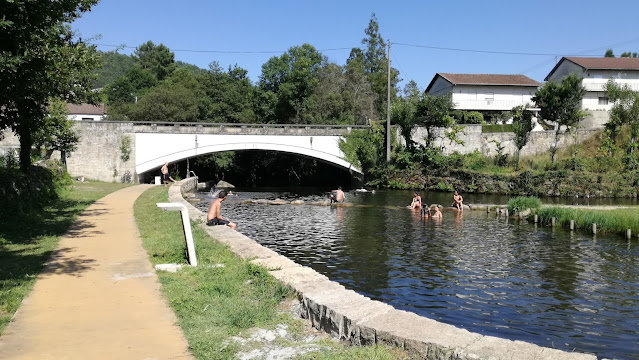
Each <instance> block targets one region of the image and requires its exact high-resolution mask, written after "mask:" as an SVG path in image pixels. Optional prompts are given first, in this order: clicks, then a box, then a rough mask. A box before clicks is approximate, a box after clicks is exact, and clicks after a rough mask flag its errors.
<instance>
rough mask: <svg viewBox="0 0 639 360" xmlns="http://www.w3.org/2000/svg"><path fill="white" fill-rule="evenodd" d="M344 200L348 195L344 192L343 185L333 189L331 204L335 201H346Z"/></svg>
mask: <svg viewBox="0 0 639 360" xmlns="http://www.w3.org/2000/svg"><path fill="white" fill-rule="evenodd" d="M344 200H346V196H345V195H344V192H343V191H342V187H341V186H340V187H338V188H337V190H333V191H331V204H333V202H339V203H341V202H344Z"/></svg>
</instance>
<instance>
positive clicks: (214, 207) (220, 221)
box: [206, 190, 237, 230]
mask: <svg viewBox="0 0 639 360" xmlns="http://www.w3.org/2000/svg"><path fill="white" fill-rule="evenodd" d="M224 200H226V191H224V190H222V191H220V192H219V193H218V194H217V199H215V200H214V201H212V202H211V206H209V212H208V214H207V215H206V225H208V226H213V225H226V226H228V227H230V228H231V229H233V230H235V228H236V227H237V224H235V223H234V222H231V221H229V220H227V219H225V218H223V217H222V201H224Z"/></svg>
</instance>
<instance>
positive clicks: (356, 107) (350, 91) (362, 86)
mask: <svg viewBox="0 0 639 360" xmlns="http://www.w3.org/2000/svg"><path fill="white" fill-rule="evenodd" d="M345 75H346V89H345V92H346V94H345V95H346V97H347V98H348V99H349V100H348V101H350V103H351V108H352V109H353V117H354V120H355V124H367V123H369V122H370V121H371V120H376V119H378V118H379V117H378V113H377V108H376V107H375V99H376V95H375V93H374V92H373V90H372V88H371V83H370V82H369V81H368V77H367V75H366V70H365V68H364V53H363V52H362V50H361V49H358V48H355V49H353V50H351V53H350V55H349V57H348V59H347V60H346V66H345Z"/></svg>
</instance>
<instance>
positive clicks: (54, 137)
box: [33, 99, 80, 167]
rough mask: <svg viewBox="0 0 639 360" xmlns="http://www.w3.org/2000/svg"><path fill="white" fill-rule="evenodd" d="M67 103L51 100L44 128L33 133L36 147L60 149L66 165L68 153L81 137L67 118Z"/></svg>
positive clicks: (50, 149)
mask: <svg viewBox="0 0 639 360" xmlns="http://www.w3.org/2000/svg"><path fill="white" fill-rule="evenodd" d="M68 113H69V112H68V111H67V105H66V103H65V102H64V101H62V100H60V99H51V100H50V101H49V114H48V115H47V116H46V118H45V124H44V126H43V127H42V128H40V129H39V130H38V131H36V132H35V133H34V134H33V144H34V145H35V147H36V148H41V147H44V148H45V149H47V150H48V151H59V152H60V159H61V160H62V163H63V164H64V166H65V167H66V165H67V153H69V152H71V151H74V150H75V149H76V148H77V145H78V142H79V141H80V137H79V136H78V134H76V132H75V131H73V128H72V127H73V121H71V120H67V114H68Z"/></svg>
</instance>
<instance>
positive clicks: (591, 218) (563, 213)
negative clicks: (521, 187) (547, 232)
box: [537, 206, 639, 236]
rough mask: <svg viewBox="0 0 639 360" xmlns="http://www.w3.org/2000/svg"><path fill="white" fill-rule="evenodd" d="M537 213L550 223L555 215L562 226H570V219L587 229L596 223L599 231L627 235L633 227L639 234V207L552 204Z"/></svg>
mask: <svg viewBox="0 0 639 360" xmlns="http://www.w3.org/2000/svg"><path fill="white" fill-rule="evenodd" d="M537 214H538V215H539V218H540V221H541V222H542V223H543V224H550V221H551V220H550V219H551V218H553V217H554V218H555V219H556V221H557V224H559V225H560V226H568V224H570V220H575V227H576V228H578V229H583V230H587V231H590V230H591V229H592V224H593V223H595V224H597V233H606V234H618V235H623V236H625V234H626V229H631V230H632V233H633V234H639V208H626V209H616V210H586V209H574V208H566V207H557V206H552V207H544V208H541V209H539V210H538V212H537Z"/></svg>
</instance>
